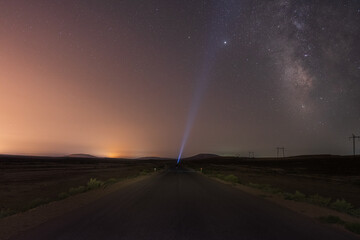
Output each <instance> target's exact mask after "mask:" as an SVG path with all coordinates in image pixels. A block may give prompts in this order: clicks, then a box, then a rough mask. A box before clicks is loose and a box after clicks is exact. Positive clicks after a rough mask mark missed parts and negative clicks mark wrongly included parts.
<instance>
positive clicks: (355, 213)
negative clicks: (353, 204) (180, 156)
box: [349, 208, 360, 217]
mask: <svg viewBox="0 0 360 240" xmlns="http://www.w3.org/2000/svg"><path fill="white" fill-rule="evenodd" d="M349 214H350V215H353V216H355V217H360V208H356V209H355V208H354V209H351V210H350V211H349Z"/></svg>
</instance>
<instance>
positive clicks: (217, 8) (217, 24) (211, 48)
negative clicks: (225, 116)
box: [176, 1, 232, 165]
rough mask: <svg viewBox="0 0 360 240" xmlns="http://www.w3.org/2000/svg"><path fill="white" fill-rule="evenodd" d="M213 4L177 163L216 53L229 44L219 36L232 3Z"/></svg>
mask: <svg viewBox="0 0 360 240" xmlns="http://www.w3.org/2000/svg"><path fill="white" fill-rule="evenodd" d="M213 4H214V8H213V9H214V13H213V18H212V21H211V25H212V29H211V31H210V37H209V42H208V44H207V48H206V50H207V51H206V52H205V54H204V61H203V66H202V70H201V72H200V75H199V77H198V78H197V79H196V86H195V91H194V95H193V97H192V101H191V106H190V110H189V115H188V118H187V121H186V125H185V131H184V135H183V138H182V141H181V147H180V151H179V155H178V158H177V163H176V164H177V165H178V164H179V163H180V161H181V156H182V154H183V151H184V149H185V146H186V143H187V140H188V138H189V135H190V132H191V129H192V127H193V124H194V122H195V119H196V115H197V113H198V110H199V108H200V105H201V101H202V98H203V95H204V93H205V92H206V89H207V87H208V85H209V80H210V73H211V70H212V69H213V65H214V64H215V61H216V53H217V52H218V51H219V50H220V49H221V48H222V47H224V46H226V45H227V44H228V41H226V40H223V38H219V36H221V35H222V34H224V35H225V32H224V29H225V27H224V26H227V23H228V22H229V20H230V19H229V18H232V16H231V14H222V13H224V12H228V13H229V12H230V11H229V9H232V4H231V3H229V2H222V1H221V2H220V1H219V2H218V1H213ZM221 39H222V40H221Z"/></svg>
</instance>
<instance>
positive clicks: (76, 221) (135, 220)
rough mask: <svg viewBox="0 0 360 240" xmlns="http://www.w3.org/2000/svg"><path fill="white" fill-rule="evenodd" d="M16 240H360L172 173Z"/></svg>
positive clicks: (204, 181) (191, 174)
mask: <svg viewBox="0 0 360 240" xmlns="http://www.w3.org/2000/svg"><path fill="white" fill-rule="evenodd" d="M13 239H38V240H41V239H51V240H55V239H61V240H65V239H86V240H91V239H327V240H329V239H336V240H341V239H348V240H350V239H358V238H356V237H355V236H354V235H351V234H350V233H347V232H343V231H341V230H336V229H333V228H331V227H329V226H326V225H322V224H320V223H317V222H316V221H315V220H313V219H309V218H306V217H304V216H302V215H299V214H296V213H294V212H291V211H289V210H287V209H285V208H282V207H279V206H277V205H274V204H272V203H270V202H267V201H266V200H263V199H260V198H257V197H254V196H251V195H248V194H246V193H243V192H241V191H239V190H237V189H235V188H233V187H232V186H229V185H224V184H221V183H218V182H216V181H213V180H211V179H209V178H207V177H205V176H202V175H200V174H198V173H195V172H191V171H187V170H182V169H177V170H176V169H173V170H168V171H166V172H165V173H161V174H159V175H155V176H153V177H150V178H148V179H147V180H144V181H141V182H138V183H134V184H132V185H129V186H127V187H126V188H123V189H121V190H119V191H118V192H115V193H112V194H109V195H107V196H106V197H104V198H102V199H100V200H98V201H96V202H94V203H91V204H89V205H87V206H85V207H82V208H80V209H78V210H77V211H74V212H72V213H69V214H65V215H63V216H62V217H59V218H57V219H54V220H52V221H49V222H47V223H45V224H42V225H40V226H38V227H37V228H35V229H32V230H30V231H27V232H24V233H21V234H20V235H19V236H17V237H15V238H13Z"/></svg>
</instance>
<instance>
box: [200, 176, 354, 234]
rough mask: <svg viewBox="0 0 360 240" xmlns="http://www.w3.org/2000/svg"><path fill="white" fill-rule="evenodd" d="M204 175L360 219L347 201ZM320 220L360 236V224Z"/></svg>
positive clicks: (338, 219) (324, 218)
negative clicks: (342, 227)
mask: <svg viewBox="0 0 360 240" xmlns="http://www.w3.org/2000/svg"><path fill="white" fill-rule="evenodd" d="M202 173H204V174H206V175H208V176H210V177H215V178H218V179H221V180H223V181H226V182H229V183H232V184H242V185H245V186H248V187H251V188H255V189H259V190H261V191H263V192H266V193H271V194H276V195H278V196H280V197H282V198H283V199H286V200H292V201H298V202H307V203H310V204H314V205H318V206H321V207H326V208H330V209H333V210H336V211H338V212H341V213H346V214H349V215H351V216H354V217H357V218H360V208H355V207H354V206H353V205H352V204H351V203H349V202H347V201H346V200H345V199H336V200H333V199H331V198H328V197H323V196H320V195H319V194H314V195H306V194H304V193H302V192H300V191H298V190H296V191H295V192H293V193H290V192H285V191H283V190H281V189H279V188H277V187H273V186H271V185H269V184H257V183H252V182H249V183H244V182H242V181H241V180H240V179H239V178H238V177H237V176H235V175H233V174H228V175H225V174H221V173H218V172H213V171H202ZM319 220H320V221H321V222H323V223H329V224H338V225H342V226H344V227H345V228H346V229H347V230H349V231H351V232H354V233H356V234H360V224H359V223H350V222H345V221H343V220H341V219H340V218H339V217H337V216H331V215H330V216H327V217H321V218H319Z"/></svg>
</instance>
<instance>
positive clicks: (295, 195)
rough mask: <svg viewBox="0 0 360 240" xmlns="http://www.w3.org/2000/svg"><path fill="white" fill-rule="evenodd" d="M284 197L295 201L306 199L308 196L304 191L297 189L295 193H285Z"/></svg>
mask: <svg viewBox="0 0 360 240" xmlns="http://www.w3.org/2000/svg"><path fill="white" fill-rule="evenodd" d="M284 198H285V199H288V200H294V201H304V200H305V198H306V195H305V194H303V193H302V192H300V191H298V190H296V192H295V193H285V194H284Z"/></svg>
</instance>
